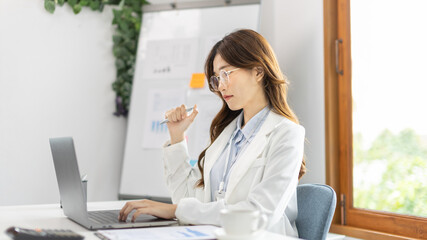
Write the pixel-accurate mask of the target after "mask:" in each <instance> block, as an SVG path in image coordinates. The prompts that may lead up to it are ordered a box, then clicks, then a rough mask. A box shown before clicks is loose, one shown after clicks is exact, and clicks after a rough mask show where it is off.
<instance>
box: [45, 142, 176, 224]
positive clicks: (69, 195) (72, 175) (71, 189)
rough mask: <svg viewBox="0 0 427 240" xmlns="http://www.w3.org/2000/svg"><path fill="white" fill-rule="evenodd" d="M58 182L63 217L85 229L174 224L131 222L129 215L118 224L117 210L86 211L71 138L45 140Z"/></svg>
mask: <svg viewBox="0 0 427 240" xmlns="http://www.w3.org/2000/svg"><path fill="white" fill-rule="evenodd" d="M49 142H50V148H51V151H52V157H53V163H54V165H55V172H56V179H57V180H58V186H59V194H60V196H61V202H62V208H63V210H64V214H65V216H67V217H68V218H70V219H71V220H73V221H74V222H76V223H78V224H80V225H82V226H83V227H85V228H87V229H92V230H97V229H113V228H114V229H115V228H134V227H152V226H166V225H175V224H177V221H176V220H170V219H162V218H157V217H154V216H151V215H144V214H141V215H140V216H138V218H137V219H136V220H135V222H132V221H131V215H132V214H129V215H130V216H129V217H128V219H127V220H126V221H119V220H118V216H119V212H120V210H106V211H87V202H86V198H85V196H84V195H85V193H84V191H83V184H82V181H81V179H80V172H79V168H78V165H77V158H76V152H75V150H74V142H73V139H72V138H71V137H64V138H51V139H49Z"/></svg>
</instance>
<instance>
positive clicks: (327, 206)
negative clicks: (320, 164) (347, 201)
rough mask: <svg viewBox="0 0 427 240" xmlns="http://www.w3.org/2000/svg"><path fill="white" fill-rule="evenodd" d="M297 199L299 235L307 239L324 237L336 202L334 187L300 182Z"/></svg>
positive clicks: (313, 239) (316, 239)
mask: <svg viewBox="0 0 427 240" xmlns="http://www.w3.org/2000/svg"><path fill="white" fill-rule="evenodd" d="M297 201H298V216H297V220H296V225H297V228H298V235H299V237H300V238H303V239H307V240H320V239H322V240H323V239H326V235H327V234H328V232H329V227H330V226H331V222H332V217H333V216H334V212H335V205H336V203H337V197H336V194H335V191H334V189H332V188H331V187H329V186H327V185H322V184H302V185H299V186H298V187H297Z"/></svg>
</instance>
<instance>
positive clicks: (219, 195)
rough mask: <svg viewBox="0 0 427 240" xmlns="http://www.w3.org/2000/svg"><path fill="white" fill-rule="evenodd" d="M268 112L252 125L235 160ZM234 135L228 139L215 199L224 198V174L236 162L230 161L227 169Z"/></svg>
mask: <svg viewBox="0 0 427 240" xmlns="http://www.w3.org/2000/svg"><path fill="white" fill-rule="evenodd" d="M269 112H270V111H266V113H265V114H264V115H263V116H262V118H260V120H259V121H258V123H257V125H256V126H255V127H254V129H253V130H252V132H251V134H250V135H249V137H248V138H246V140H245V142H244V144H243V146H244V149H241V150H240V152H239V153H238V154H237V156H236V161H237V158H238V157H239V156H240V154H241V153H242V152H243V151H244V150H245V149H246V147H247V146H248V142H249V139H250V138H251V137H252V135H253V134H254V133H255V131H256V130H257V129H258V127H259V125H260V124H261V122H262V120H263V119H264V118H265V117H266V116H267V114H268V113H269ZM235 136H236V135H235V134H233V135H232V136H231V138H230V141H228V147H227V157H226V160H225V165H224V172H223V173H222V180H221V182H220V183H219V187H218V192H217V194H216V198H217V200H219V199H222V198H224V195H225V191H224V183H225V176H226V175H227V174H228V172H231V169H232V168H233V166H234V163H235V162H236V161H234V162H233V163H232V165H231V166H230V170H229V171H227V167H228V162H229V161H230V158H231V157H230V153H231V144H232V142H233V138H234V137H235Z"/></svg>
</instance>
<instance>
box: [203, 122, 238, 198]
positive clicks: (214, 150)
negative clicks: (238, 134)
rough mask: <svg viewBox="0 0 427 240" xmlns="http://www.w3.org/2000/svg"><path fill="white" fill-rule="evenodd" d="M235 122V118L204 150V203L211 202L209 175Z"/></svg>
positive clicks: (228, 138)
mask: <svg viewBox="0 0 427 240" xmlns="http://www.w3.org/2000/svg"><path fill="white" fill-rule="evenodd" d="M236 121H237V118H235V119H234V120H233V121H232V122H231V123H230V124H228V126H227V127H225V129H224V130H223V131H222V133H221V134H220V135H219V136H218V138H217V139H216V140H215V141H214V142H213V143H212V145H211V146H210V147H209V148H208V150H206V153H205V163H204V168H203V174H204V180H205V187H204V192H205V193H204V201H205V202H210V201H211V178H210V173H211V170H212V167H213V165H214V163H215V162H216V160H218V158H219V156H220V154H221V153H222V151H223V149H224V148H225V146H226V145H227V142H228V141H229V140H230V137H231V134H233V132H234V130H235V129H236Z"/></svg>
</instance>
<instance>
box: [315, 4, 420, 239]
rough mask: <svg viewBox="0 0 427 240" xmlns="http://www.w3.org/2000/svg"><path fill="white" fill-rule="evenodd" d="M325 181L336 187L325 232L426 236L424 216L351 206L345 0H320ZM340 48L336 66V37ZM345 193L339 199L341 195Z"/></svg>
mask: <svg viewBox="0 0 427 240" xmlns="http://www.w3.org/2000/svg"><path fill="white" fill-rule="evenodd" d="M323 7H324V8H323V11H324V49H325V51H324V53H325V55H324V56H325V59H324V60H325V138H326V139H325V145H326V149H325V150H326V183H327V184H328V185H330V186H332V187H333V188H334V189H335V191H336V192H337V200H338V201H337V208H336V211H335V216H334V218H333V221H332V226H331V232H334V233H339V234H345V235H348V236H353V237H359V238H363V239H418V238H421V239H427V220H426V218H421V217H415V216H407V215H399V214H392V213H386V212H380V211H372V210H365V209H358V208H354V207H353V202H352V200H353V198H352V194H353V184H352V179H353V177H352V157H353V153H352V144H353V143H352V140H353V139H352V109H351V107H352V98H351V38H350V0H324V2H323ZM337 39H341V40H342V42H340V43H338V48H339V51H340V54H339V57H338V63H339V64H338V65H339V69H338V70H342V71H343V74H338V73H337V69H336V49H335V48H336V40H337ZM343 196H345V198H346V199H345V201H343V200H344V199H343Z"/></svg>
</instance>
